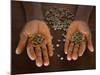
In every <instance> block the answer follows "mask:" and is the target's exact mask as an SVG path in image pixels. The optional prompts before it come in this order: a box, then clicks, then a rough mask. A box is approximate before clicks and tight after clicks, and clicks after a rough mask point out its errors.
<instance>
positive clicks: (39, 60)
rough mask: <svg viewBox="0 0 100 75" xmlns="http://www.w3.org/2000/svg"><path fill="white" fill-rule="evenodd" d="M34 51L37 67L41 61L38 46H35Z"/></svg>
mask: <svg viewBox="0 0 100 75" xmlns="http://www.w3.org/2000/svg"><path fill="white" fill-rule="evenodd" d="M35 52H36V65H37V66H38V67H41V66H42V63H43V62H42V53H41V49H40V47H36V48H35Z"/></svg>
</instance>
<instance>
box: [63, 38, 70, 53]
mask: <svg viewBox="0 0 100 75" xmlns="http://www.w3.org/2000/svg"><path fill="white" fill-rule="evenodd" d="M68 46H69V40H66V42H65V46H64V52H65V54H67V50H68Z"/></svg>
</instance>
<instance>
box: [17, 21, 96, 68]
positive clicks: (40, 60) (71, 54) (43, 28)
mask: <svg viewBox="0 0 100 75" xmlns="http://www.w3.org/2000/svg"><path fill="white" fill-rule="evenodd" d="M76 31H77V32H81V33H82V34H83V35H84V37H85V39H86V40H85V41H82V42H81V43H79V44H74V43H73V42H71V38H72V34H73V33H74V32H76ZM37 33H41V34H43V35H44V36H45V42H44V44H42V45H41V46H36V47H33V45H32V42H31V41H30V40H28V39H29V37H30V35H31V34H33V35H34V34H37ZM52 39H53V37H52V35H51V33H50V30H49V28H48V26H47V24H46V23H45V22H44V21H40V20H33V21H30V22H28V23H27V24H26V25H25V27H24V29H23V31H22V32H21V34H20V41H19V44H18V46H17V48H16V54H21V53H22V52H23V51H24V50H25V47H26V50H27V54H28V57H29V58H30V60H32V61H34V60H35V62H36V66H37V67H41V66H42V65H44V66H48V65H49V64H50V61H49V58H50V57H52V56H53V54H54V48H53V44H52ZM86 48H88V50H89V51H90V52H93V51H94V49H93V45H92V39H91V33H90V30H89V28H88V25H87V24H86V23H85V22H83V21H79V20H76V21H73V22H72V23H71V24H70V26H69V28H68V30H67V32H66V41H65V45H64V53H65V54H66V57H67V60H68V61H71V60H77V59H78V57H80V56H82V55H83V53H84V52H85V50H86Z"/></svg>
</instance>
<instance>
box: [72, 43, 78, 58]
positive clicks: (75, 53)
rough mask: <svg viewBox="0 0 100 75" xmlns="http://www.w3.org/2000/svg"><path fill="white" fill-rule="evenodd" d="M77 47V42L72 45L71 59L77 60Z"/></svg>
mask: <svg viewBox="0 0 100 75" xmlns="http://www.w3.org/2000/svg"><path fill="white" fill-rule="evenodd" d="M78 49H79V44H76V45H74V49H73V54H72V59H73V60H77V58H78Z"/></svg>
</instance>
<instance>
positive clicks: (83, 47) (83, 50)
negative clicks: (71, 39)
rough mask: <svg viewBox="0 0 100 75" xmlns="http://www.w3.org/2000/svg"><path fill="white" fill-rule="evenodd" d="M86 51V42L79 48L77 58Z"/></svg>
mask: <svg viewBox="0 0 100 75" xmlns="http://www.w3.org/2000/svg"><path fill="white" fill-rule="evenodd" d="M85 49H86V42H85V41H82V42H81V43H80V48H79V56H82V55H83V53H84V52H85Z"/></svg>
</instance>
